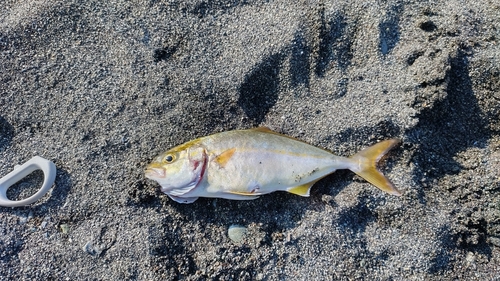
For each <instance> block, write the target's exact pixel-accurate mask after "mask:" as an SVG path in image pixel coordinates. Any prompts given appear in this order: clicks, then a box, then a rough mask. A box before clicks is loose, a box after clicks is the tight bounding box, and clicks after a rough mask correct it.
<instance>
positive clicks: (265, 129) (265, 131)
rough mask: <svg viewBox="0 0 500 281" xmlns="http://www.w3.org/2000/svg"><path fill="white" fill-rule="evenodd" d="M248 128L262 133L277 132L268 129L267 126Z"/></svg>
mask: <svg viewBox="0 0 500 281" xmlns="http://www.w3.org/2000/svg"><path fill="white" fill-rule="evenodd" d="M249 130H252V131H257V132H263V133H273V134H277V133H276V132H275V131H273V130H271V129H269V128H268V127H264V126H263V127H257V128H252V129H249Z"/></svg>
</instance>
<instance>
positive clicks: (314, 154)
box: [146, 128, 401, 203]
mask: <svg viewBox="0 0 500 281" xmlns="http://www.w3.org/2000/svg"><path fill="white" fill-rule="evenodd" d="M398 142H399V141H398V140H396V139H391V140H386V141H382V142H379V143H377V144H375V145H373V146H371V147H368V148H366V149H364V150H362V151H360V152H358V153H356V154H355V155H353V156H351V157H349V158H345V157H340V156H336V155H333V154H332V153H330V152H328V151H326V150H323V149H321V148H317V147H314V146H312V145H309V144H307V143H305V142H302V141H300V140H297V139H294V138H292V137H288V136H285V135H282V134H279V133H276V132H273V131H271V130H270V129H268V128H256V129H249V130H237V131H228V132H222V133H218V134H214V135H210V136H206V137H202V138H198V139H195V140H192V141H189V142H187V143H185V144H182V145H179V146H177V147H174V148H172V149H170V150H169V151H167V152H165V153H162V154H161V155H159V156H158V157H156V158H155V159H154V161H153V162H152V163H151V164H149V165H148V166H147V168H146V177H147V178H150V179H153V180H155V181H157V182H158V183H159V184H160V185H161V191H163V192H164V193H166V194H167V195H168V196H169V197H170V198H172V199H173V200H174V201H177V202H180V203H192V202H194V201H195V200H196V199H198V198H199V197H212V198H226V199H235V200H250V199H255V198H258V196H259V195H262V194H266V193H271V192H274V191H277V190H283V191H288V192H290V193H294V194H297V195H301V196H309V190H310V189H311V186H312V185H314V183H316V182H317V181H318V180H320V179H321V178H323V177H325V176H327V175H329V174H331V173H333V172H335V170H338V169H349V170H351V171H353V172H354V173H356V174H358V175H359V176H361V177H363V178H364V179H365V180H367V181H368V182H370V183H371V184H373V185H375V186H376V187H378V188H380V189H381V190H383V191H385V192H387V193H390V194H393V195H401V193H400V192H399V191H398V190H397V189H396V188H395V187H394V185H393V184H392V183H391V182H390V180H389V179H387V178H386V177H385V176H384V175H383V174H382V173H381V172H380V171H378V170H377V167H376V165H377V162H378V161H379V160H380V158H382V156H383V155H384V154H386V153H387V152H388V151H389V150H390V149H391V148H393V147H394V146H395V145H396V144H398Z"/></svg>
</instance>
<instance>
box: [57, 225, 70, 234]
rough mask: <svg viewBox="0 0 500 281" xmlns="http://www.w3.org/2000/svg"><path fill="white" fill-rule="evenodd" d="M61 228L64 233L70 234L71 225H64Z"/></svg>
mask: <svg viewBox="0 0 500 281" xmlns="http://www.w3.org/2000/svg"><path fill="white" fill-rule="evenodd" d="M59 227H60V228H61V231H62V233H64V234H67V233H68V232H69V225H67V224H65V223H63V224H61V225H60V226H59Z"/></svg>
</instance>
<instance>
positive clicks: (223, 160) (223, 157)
mask: <svg viewBox="0 0 500 281" xmlns="http://www.w3.org/2000/svg"><path fill="white" fill-rule="evenodd" d="M235 151H236V148H231V149H228V150H226V151H224V152H222V153H221V154H219V155H217V157H215V159H214V161H215V162H217V164H219V166H220V167H222V168H224V167H225V166H226V164H227V162H228V161H229V159H231V157H233V154H234V152H235Z"/></svg>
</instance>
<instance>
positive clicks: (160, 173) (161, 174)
mask: <svg viewBox="0 0 500 281" xmlns="http://www.w3.org/2000/svg"><path fill="white" fill-rule="evenodd" d="M144 173H145V174H146V177H147V178H150V179H157V178H165V169H164V168H152V167H148V168H146V171H145V172H144Z"/></svg>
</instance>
